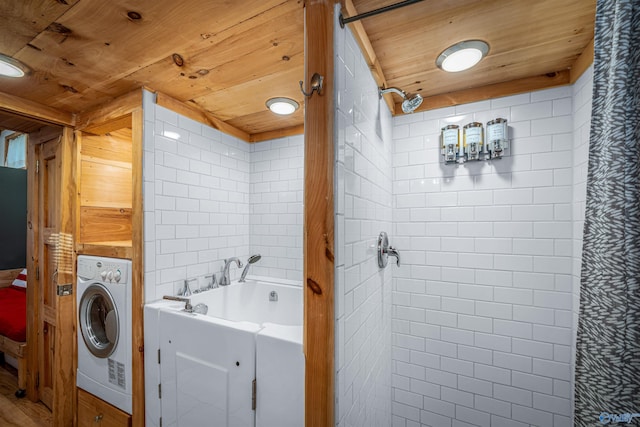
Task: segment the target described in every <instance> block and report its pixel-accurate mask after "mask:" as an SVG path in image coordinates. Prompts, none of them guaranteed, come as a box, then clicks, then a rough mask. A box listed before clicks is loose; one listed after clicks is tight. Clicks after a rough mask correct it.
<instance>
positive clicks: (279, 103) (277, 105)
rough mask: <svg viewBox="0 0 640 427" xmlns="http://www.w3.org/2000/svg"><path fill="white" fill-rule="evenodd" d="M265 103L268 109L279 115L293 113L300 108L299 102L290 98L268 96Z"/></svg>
mask: <svg viewBox="0 0 640 427" xmlns="http://www.w3.org/2000/svg"><path fill="white" fill-rule="evenodd" d="M266 104H267V108H268V109H269V110H271V111H272V112H274V113H276V114H279V115H281V116H287V115H289V114H293V113H294V112H295V111H296V110H297V109H298V108H300V104H298V103H297V102H296V101H294V100H293V99H291V98H282V97H279V98H270V99H268V100H267V102H266Z"/></svg>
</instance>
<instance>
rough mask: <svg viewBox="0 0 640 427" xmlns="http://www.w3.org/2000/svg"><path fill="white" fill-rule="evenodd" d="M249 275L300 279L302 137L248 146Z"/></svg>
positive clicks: (302, 182)
mask: <svg viewBox="0 0 640 427" xmlns="http://www.w3.org/2000/svg"><path fill="white" fill-rule="evenodd" d="M250 181H251V186H250V195H249V200H250V205H251V216H250V218H249V223H250V227H249V242H250V248H251V253H252V254H255V253H258V254H260V255H262V259H261V260H260V262H258V263H256V264H254V265H253V266H252V267H251V270H250V271H251V274H256V275H260V276H269V277H277V278H282V279H291V280H297V281H300V282H302V269H303V262H302V244H303V235H302V227H303V224H302V222H303V187H304V135H298V136H291V137H288V138H281V139H276V140H271V141H264V142H260V143H255V144H251V177H250Z"/></svg>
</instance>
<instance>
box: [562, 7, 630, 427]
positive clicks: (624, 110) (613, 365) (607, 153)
mask: <svg viewBox="0 0 640 427" xmlns="http://www.w3.org/2000/svg"><path fill="white" fill-rule="evenodd" d="M594 44H595V57H594V74H593V107H592V117H591V136H590V141H589V172H588V178H587V205H586V213H585V225H584V244H583V252H582V271H581V286H580V317H579V320H578V335H577V348H576V375H575V400H574V403H575V412H574V414H575V425H577V426H596V425H603V424H617V423H620V422H622V423H626V422H627V421H631V425H636V424H637V425H640V124H639V115H640V113H639V111H638V110H639V109H640V0H598V1H597V7H596V24H595V40H594Z"/></svg>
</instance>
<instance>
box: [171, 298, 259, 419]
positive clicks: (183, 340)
mask: <svg viewBox="0 0 640 427" xmlns="http://www.w3.org/2000/svg"><path fill="white" fill-rule="evenodd" d="M159 323H160V351H161V358H160V359H161V363H160V377H161V378H160V380H161V385H162V399H161V400H162V425H163V426H176V427H179V426H181V427H192V426H199V425H207V426H211V427H244V426H247V427H249V426H253V425H254V422H255V412H254V411H253V410H252V408H251V401H252V382H253V380H254V378H255V352H256V345H255V334H256V333H257V331H258V330H259V326H258V325H252V324H250V323H241V324H238V325H235V326H236V327H229V325H225V324H222V323H219V322H216V321H215V319H209V318H207V317H205V316H197V317H196V315H193V314H187V313H184V312H180V311H174V310H164V311H161V312H160V322H159Z"/></svg>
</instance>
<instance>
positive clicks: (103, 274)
mask: <svg viewBox="0 0 640 427" xmlns="http://www.w3.org/2000/svg"><path fill="white" fill-rule="evenodd" d="M100 277H102V281H103V282H104V281H105V280H107V271H106V270H105V271H101V272H100Z"/></svg>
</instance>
